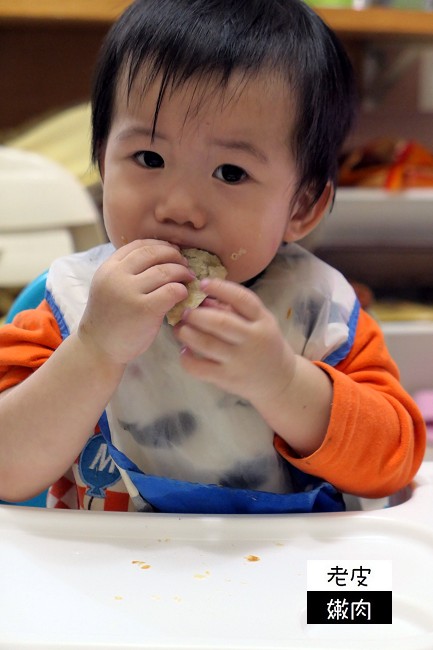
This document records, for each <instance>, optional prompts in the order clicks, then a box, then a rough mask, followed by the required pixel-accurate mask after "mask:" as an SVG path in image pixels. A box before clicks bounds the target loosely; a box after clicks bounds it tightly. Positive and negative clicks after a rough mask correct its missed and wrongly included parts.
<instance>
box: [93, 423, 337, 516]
mask: <svg viewBox="0 0 433 650" xmlns="http://www.w3.org/2000/svg"><path fill="white" fill-rule="evenodd" d="M99 426H100V429H101V432H102V435H103V436H104V439H105V441H106V443H107V447H108V451H109V453H110V455H111V457H112V458H113V460H114V462H115V463H116V465H118V467H120V468H121V469H123V470H125V471H126V472H127V473H128V476H129V478H130V479H131V481H132V482H133V484H134V485H135V487H136V488H137V490H138V492H139V493H140V495H141V496H142V498H143V499H145V501H147V502H148V503H150V504H151V505H152V506H153V507H154V508H155V509H156V510H158V511H160V512H172V513H184V514H186V513H188V514H190V513H193V514H220V515H226V514H286V513H301V512H303V513H305V512H341V511H343V510H345V504H344V500H343V497H342V495H341V494H340V493H339V492H338V490H336V489H335V488H334V487H333V486H332V485H331V484H330V483H328V482H326V481H323V480H322V479H319V478H316V477H314V476H310V475H308V474H305V473H304V472H301V471H299V470H297V469H296V468H294V467H291V474H292V479H293V483H294V486H295V487H296V489H297V490H298V491H297V492H293V493H290V494H276V493H272V492H263V491H259V490H245V489H238V488H228V487H222V486H219V485H211V484H205V483H190V482H188V481H179V480H176V479H170V478H166V477H161V476H152V475H148V474H144V473H143V472H142V471H141V470H140V469H139V468H138V467H137V466H136V465H135V464H134V463H133V462H132V461H131V460H130V459H129V458H128V457H127V456H125V454H123V453H122V452H120V451H119V450H118V449H116V447H114V445H113V444H112V442H111V434H110V430H109V426H108V421H107V417H106V414H105V413H104V414H103V416H102V417H101V419H100V421H99Z"/></svg>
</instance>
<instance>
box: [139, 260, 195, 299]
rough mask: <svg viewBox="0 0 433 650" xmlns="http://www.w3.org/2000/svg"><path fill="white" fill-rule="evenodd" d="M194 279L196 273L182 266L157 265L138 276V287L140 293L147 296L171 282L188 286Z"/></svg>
mask: <svg viewBox="0 0 433 650" xmlns="http://www.w3.org/2000/svg"><path fill="white" fill-rule="evenodd" d="M194 278H195V275H194V273H193V272H192V271H191V270H190V269H189V268H187V267H186V266H182V265H181V264H171V263H167V264H156V265H155V266H151V267H150V268H148V269H145V270H144V271H142V272H141V273H139V274H138V275H137V276H136V279H137V282H138V285H136V286H137V288H138V290H139V291H140V293H145V294H147V293H152V291H155V290H156V289H158V288H159V287H163V286H164V285H166V284H169V283H171V282H181V283H182V284H188V283H189V282H191V280H193V279H194Z"/></svg>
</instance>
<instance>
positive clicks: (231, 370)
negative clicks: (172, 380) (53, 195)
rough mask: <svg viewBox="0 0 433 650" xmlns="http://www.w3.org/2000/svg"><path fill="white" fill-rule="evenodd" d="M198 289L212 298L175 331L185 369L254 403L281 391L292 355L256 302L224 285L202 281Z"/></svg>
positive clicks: (291, 369) (287, 380)
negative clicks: (180, 344) (200, 288)
mask: <svg viewBox="0 0 433 650" xmlns="http://www.w3.org/2000/svg"><path fill="white" fill-rule="evenodd" d="M201 287H202V288H203V290H204V291H205V292H206V293H207V294H208V296H210V298H209V299H208V300H207V301H206V303H205V304H204V305H203V306H201V307H199V308H198V309H196V310H193V311H190V312H187V313H186V314H185V315H184V317H183V319H182V321H181V322H180V323H179V325H177V326H176V327H175V334H176V336H177V338H178V339H179V341H180V342H181V343H183V345H184V348H183V350H182V365H183V367H184V368H185V369H186V370H187V371H188V372H190V373H191V374H193V375H194V376H195V377H198V378H199V379H202V380H204V381H209V382H211V383H213V384H215V385H217V386H219V387H220V388H222V389H223V390H226V391H228V392H230V393H234V394H236V395H239V396H241V397H244V398H245V399H248V400H249V401H250V402H251V403H253V404H254V403H258V402H260V403H262V402H263V401H265V400H266V399H267V396H269V397H270V396H275V395H276V394H277V395H279V394H281V392H282V391H285V390H286V389H287V386H288V384H289V383H290V381H291V379H292V377H293V374H294V370H295V355H294V353H293V351H292V349H291V347H290V346H289V344H288V343H287V342H286V341H285V340H284V338H283V336H282V334H281V332H280V329H279V326H278V323H277V321H276V319H275V318H274V316H273V315H272V314H271V313H270V312H269V310H268V309H266V308H265V306H264V305H263V303H262V302H261V300H260V298H258V297H257V296H256V295H255V294H254V293H253V292H252V291H250V290H249V289H246V288H245V287H243V286H241V285H238V284H235V283H232V282H228V281H225V280H216V279H212V280H204V281H203V282H202V283H201ZM212 299H214V300H212Z"/></svg>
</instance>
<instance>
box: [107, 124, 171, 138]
mask: <svg viewBox="0 0 433 650" xmlns="http://www.w3.org/2000/svg"><path fill="white" fill-rule="evenodd" d="M137 136H145V137H147V138H150V140H151V142H152V141H153V140H155V139H158V140H166V139H167V138H166V137H165V136H164V135H163V134H162V133H158V132H154V131H153V129H151V128H148V127H147V126H128V127H126V128H125V129H123V130H122V131H120V133H118V134H117V135H116V140H118V141H119V142H122V141H123V140H128V139H129V138H134V137H137Z"/></svg>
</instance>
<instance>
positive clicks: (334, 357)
mask: <svg viewBox="0 0 433 650" xmlns="http://www.w3.org/2000/svg"><path fill="white" fill-rule="evenodd" d="M359 310H360V304H359V300H358V299H356V301H355V304H354V306H353V310H352V313H351V314H350V318H349V322H348V324H347V326H348V329H349V336H348V337H347V341H346V342H345V343H343V345H341V346H340V347H339V348H338V349H337V350H334V352H331V354H330V355H329V356H327V357H325V359H323V361H324V363H327V364H328V365H330V366H336V365H337V363H340V361H343V359H345V358H346V357H347V355H348V354H349V352H350V350H351V349H352V346H353V341H354V339H355V333H356V328H357V325H358V318H359Z"/></svg>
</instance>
